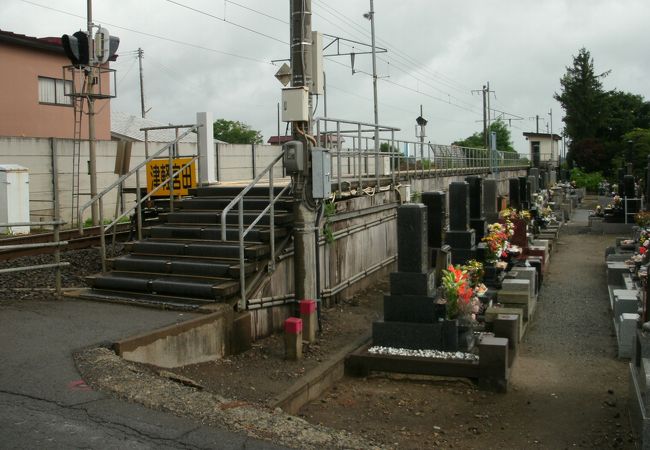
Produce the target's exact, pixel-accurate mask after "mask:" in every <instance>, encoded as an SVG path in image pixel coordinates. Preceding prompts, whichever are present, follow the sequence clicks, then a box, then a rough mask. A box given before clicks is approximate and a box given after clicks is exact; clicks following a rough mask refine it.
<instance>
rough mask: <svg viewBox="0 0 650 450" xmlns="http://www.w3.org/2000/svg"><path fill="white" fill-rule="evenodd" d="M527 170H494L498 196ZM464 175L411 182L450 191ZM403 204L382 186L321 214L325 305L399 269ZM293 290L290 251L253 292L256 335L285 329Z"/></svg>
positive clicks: (416, 187)
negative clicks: (399, 218)
mask: <svg viewBox="0 0 650 450" xmlns="http://www.w3.org/2000/svg"><path fill="white" fill-rule="evenodd" d="M525 173H526V171H525V170H512V171H501V172H500V173H499V174H498V175H496V177H497V179H498V180H499V182H498V186H499V190H498V192H499V195H507V192H508V178H512V177H517V176H523V175H525ZM464 179H465V175H448V176H439V177H436V178H423V179H420V178H417V179H416V178H413V179H411V180H410V181H409V182H408V183H410V184H411V186H412V192H426V191H432V190H444V191H446V190H447V188H448V186H449V183H451V182H452V181H463V180H464ZM399 204H400V198H399V194H397V193H396V192H395V191H389V190H387V191H381V192H377V193H375V194H374V195H366V196H363V197H354V198H351V199H349V200H346V201H339V202H336V215H335V216H333V217H330V218H323V221H322V222H321V226H320V229H321V230H322V229H323V227H324V226H325V223H326V222H327V221H329V222H330V224H329V226H330V227H331V230H332V232H333V237H334V240H333V241H330V242H328V241H327V240H326V239H325V238H324V237H323V236H322V234H323V233H322V232H321V239H320V246H319V249H320V252H319V254H320V258H319V267H320V286H321V292H322V293H323V299H321V300H322V301H323V303H324V305H326V306H327V305H332V304H335V303H336V302H338V301H340V300H343V299H347V298H350V297H352V296H353V295H354V294H355V293H357V292H359V291H361V290H363V289H365V288H367V287H369V286H372V284H373V283H375V282H376V280H378V279H381V278H382V277H386V276H387V275H388V273H390V272H392V271H394V270H395V261H396V258H397V207H398V206H399ZM447 211H449V208H447ZM293 292H294V278H293V253H292V252H289V253H287V254H285V255H283V256H282V257H281V258H280V261H279V262H278V263H277V265H276V269H275V271H274V272H273V273H272V274H269V275H268V276H267V277H266V279H265V280H264V281H263V283H262V284H261V286H259V287H258V288H257V289H256V290H255V291H254V292H251V293H250V295H249V299H250V301H249V305H250V307H251V308H252V310H251V331H252V338H253V339H257V338H259V337H262V336H266V335H268V334H270V333H272V332H273V331H276V330H280V329H281V327H282V324H283V322H284V319H286V318H287V317H289V316H291V313H292V307H291V306H290V305H286V304H285V303H286V302H287V301H288V300H291V299H292V298H293V295H292V294H293Z"/></svg>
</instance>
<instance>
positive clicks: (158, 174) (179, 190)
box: [147, 158, 196, 197]
mask: <svg viewBox="0 0 650 450" xmlns="http://www.w3.org/2000/svg"><path fill="white" fill-rule="evenodd" d="M191 160H192V158H174V159H173V163H172V172H173V173H175V172H177V171H178V170H180V168H181V167H183V166H184V165H185V164H187V163H189V162H190V161H191ZM169 175H171V174H170V173H169V159H154V160H152V161H149V162H148V163H147V192H151V191H153V190H154V189H155V188H156V187H157V186H158V185H159V184H160V183H162V182H164V181H165V180H166V179H167V178H169ZM173 187H174V195H188V194H189V192H188V190H189V189H190V188H193V187H196V162H192V164H190V165H189V166H187V167H186V168H185V169H183V171H182V172H181V173H179V174H178V175H176V176H175V177H174V180H173ZM169 195H170V186H169V183H165V185H164V186H163V187H161V188H160V189H158V190H157V191H156V192H155V193H154V194H153V196H158V197H168V196H169Z"/></svg>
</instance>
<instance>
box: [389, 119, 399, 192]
mask: <svg viewBox="0 0 650 450" xmlns="http://www.w3.org/2000/svg"><path fill="white" fill-rule="evenodd" d="M399 159H400V158H399V149H398V150H397V154H395V130H390V173H391V178H392V180H393V186H395V165H397V174H398V176H399V163H400V161H399ZM396 162H397V164H395V163H396Z"/></svg>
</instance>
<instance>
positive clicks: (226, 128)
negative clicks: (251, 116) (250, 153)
mask: <svg viewBox="0 0 650 450" xmlns="http://www.w3.org/2000/svg"><path fill="white" fill-rule="evenodd" d="M213 131H214V138H215V139H219V140H220V141H224V142H227V143H229V144H261V143H262V141H263V138H262V133H260V132H259V131H257V130H253V129H252V128H251V127H250V126H249V125H246V124H245V123H242V122H238V121H233V120H226V119H217V120H216V121H215V122H214V124H213Z"/></svg>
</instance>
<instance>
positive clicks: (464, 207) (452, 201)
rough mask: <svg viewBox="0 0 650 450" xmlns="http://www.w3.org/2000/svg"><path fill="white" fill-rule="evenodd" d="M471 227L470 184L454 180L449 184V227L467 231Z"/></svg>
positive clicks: (454, 229)
mask: <svg viewBox="0 0 650 450" xmlns="http://www.w3.org/2000/svg"><path fill="white" fill-rule="evenodd" d="M468 228H469V185H468V184H467V183H466V182H464V181H454V182H452V183H451V184H450V185H449V229H450V230H453V231H467V229H468Z"/></svg>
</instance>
